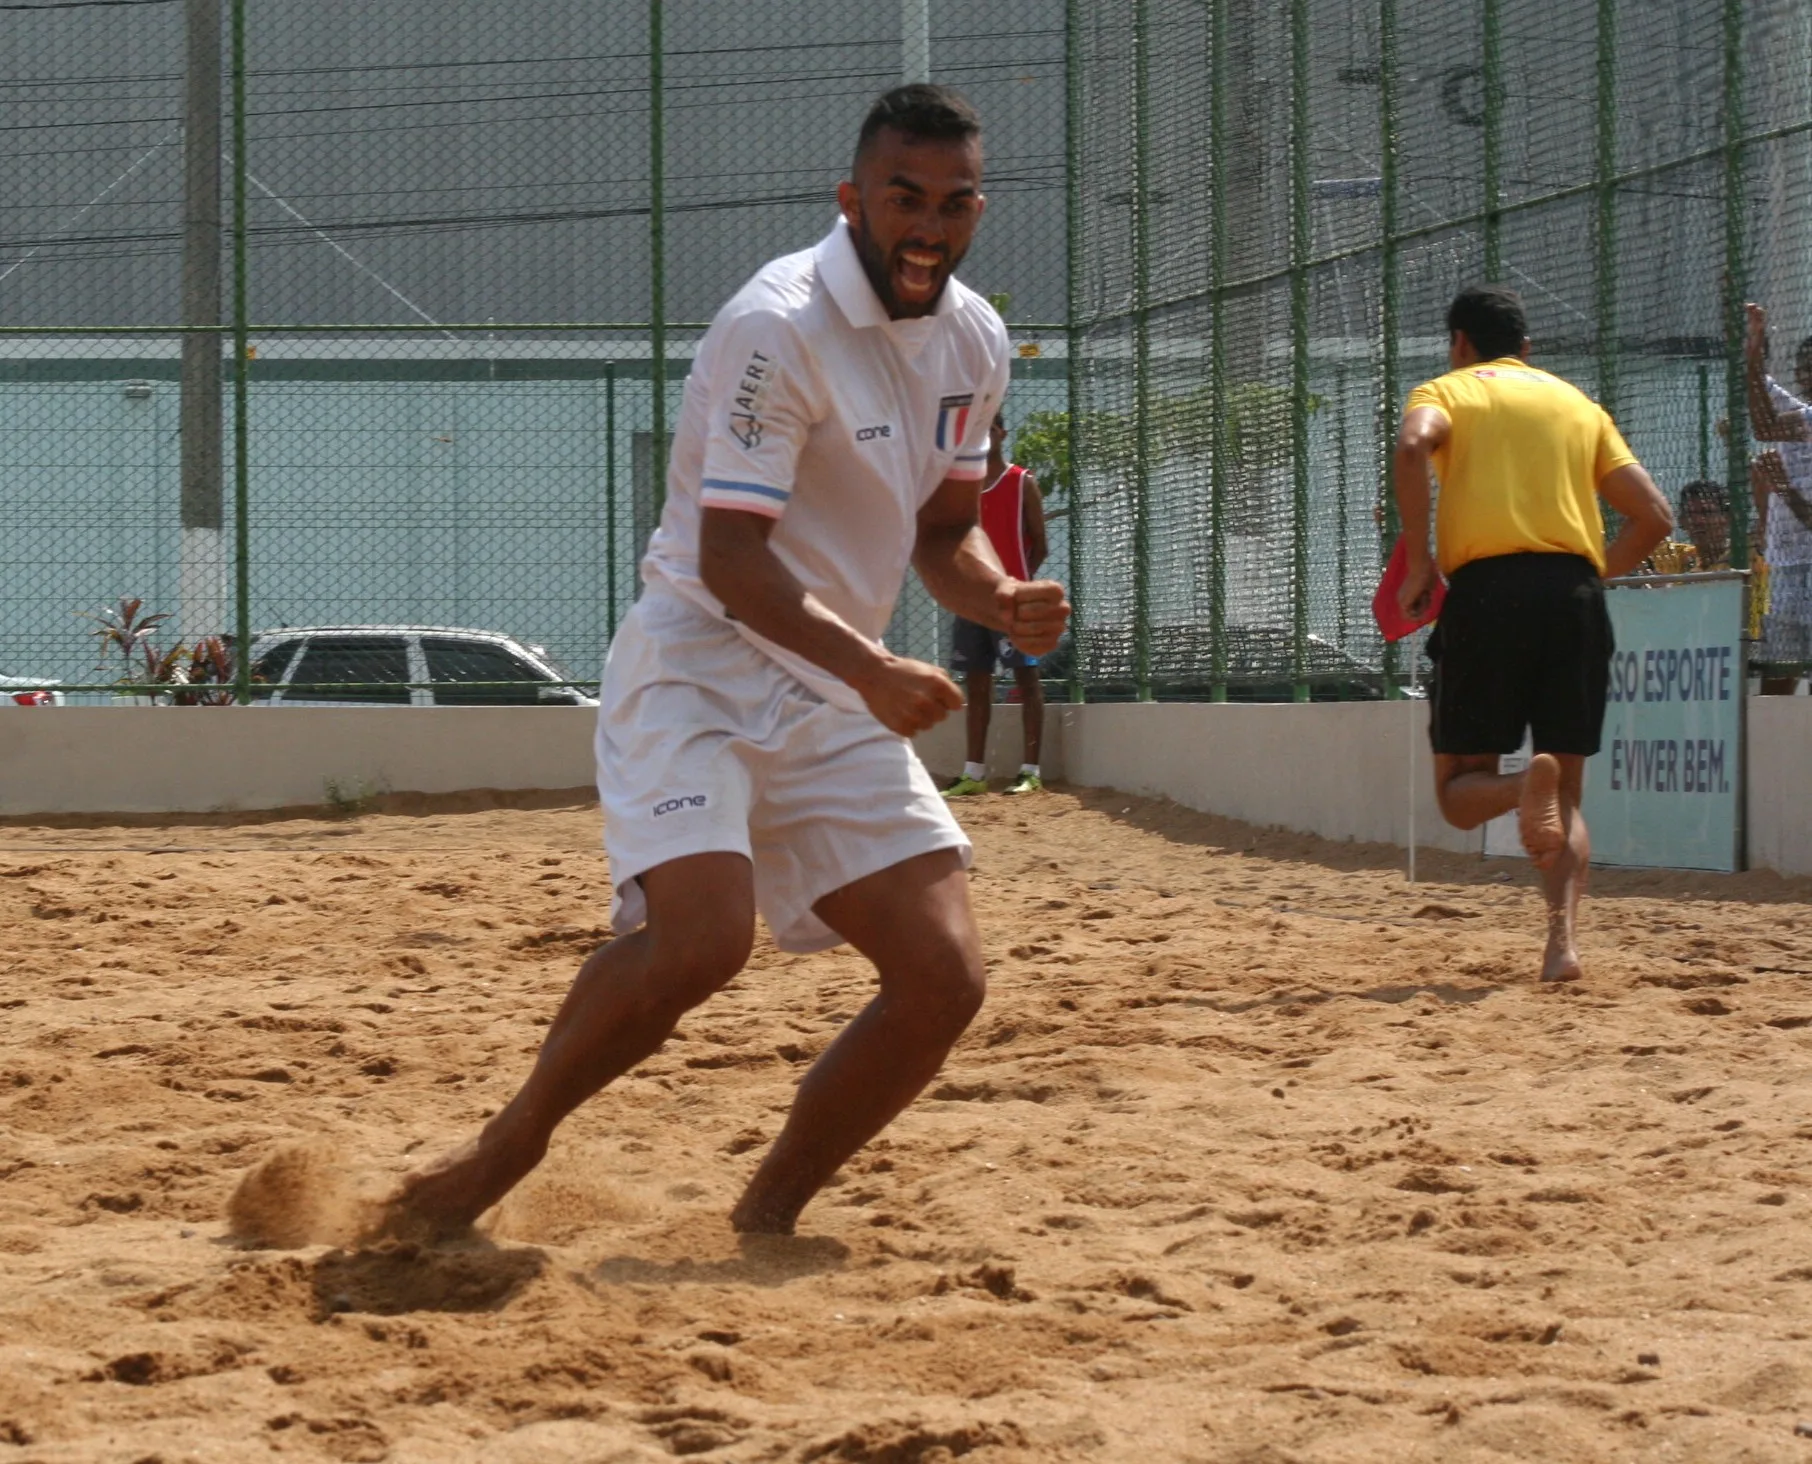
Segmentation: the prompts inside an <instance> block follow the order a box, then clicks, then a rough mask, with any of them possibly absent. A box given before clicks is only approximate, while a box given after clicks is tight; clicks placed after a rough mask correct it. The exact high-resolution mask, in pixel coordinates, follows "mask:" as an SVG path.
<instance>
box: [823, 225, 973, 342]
mask: <svg viewBox="0 0 1812 1464" xmlns="http://www.w3.org/2000/svg"><path fill="white" fill-rule="evenodd" d="M850 238H851V240H852V241H853V242H854V243H855V246H856V258H857V259H859V260H861V261H862V272H863V273H864V274H865V275H867V276H868V283H869V284H870V285H872V286H873V287H874V292H875V294H876V295H878V296H880V299H881V304H882V305H884V306H885V307H886V308H887V314H888V315H889V317H891V318H893V319H896V320H898V319H911V318H913V317H915V316H921V315H929V314H931V312H932V311H933V310H935V309H937V304H938V301H940V300H942V299H943V298H944V290H945V288H946V287H947V286H948V285H949V283H950V276H951V275H953V274H955V273H956V267H957V266H958V265H959V264H961V263H962V262H963V256H962V255H961V254H957V255H951V254H950V253H949V247H948V246H947V245H946V246H943V247H939V248H926V246H924V245H914V244H913V243H912V242H911V241H910V240H901V241H900V242H899V243H898V244H896V245H895V246H894V249H893V253H892V255H891V256H890V255H889V254H888V252H887V251H886V250H884V249H883V248H882V247H881V244H880V241H879V240H877V239H876V238H875V236H874V235H873V234H872V233H871V232H870V231H869V228H868V215H867V214H866V212H865V213H864V214H863V215H862V219H861V222H860V223H858V224H855V225H853V226H852V227H851V228H850ZM912 248H923V249H926V252H927V253H934V254H941V255H943V256H944V260H945V266H944V272H943V278H942V279H941V280H940V281H939V282H938V287H937V291H936V293H935V294H933V295H932V296H931V297H930V298H929V299H928V300H925V301H923V302H920V301H903V300H901V299H900V297H899V295H898V293H897V292H896V291H895V290H894V287H893V278H894V267H895V264H896V262H897V260H898V259H899V255H900V253H901V251H902V250H905V249H912Z"/></svg>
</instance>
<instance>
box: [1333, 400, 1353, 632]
mask: <svg viewBox="0 0 1812 1464" xmlns="http://www.w3.org/2000/svg"><path fill="white" fill-rule="evenodd" d="M1334 402H1335V408H1334V411H1335V418H1334V423H1335V430H1334V495H1335V504H1334V509H1335V512H1336V513H1337V514H1338V515H1339V519H1340V533H1339V536H1338V537H1337V538H1336V539H1335V541H1334V552H1335V556H1336V558H1337V560H1338V563H1337V565H1336V567H1335V578H1336V579H1337V580H1338V582H1339V587H1340V604H1339V607H1338V609H1337V611H1336V621H1335V630H1336V633H1337V635H1338V637H1339V639H1338V642H1337V644H1338V645H1339V647H1340V649H1341V650H1343V651H1344V650H1346V649H1347V634H1348V630H1349V627H1348V625H1347V600H1348V597H1349V594H1350V591H1349V589H1348V579H1349V576H1350V569H1351V565H1350V560H1351V557H1352V556H1351V554H1350V552H1349V550H1350V545H1349V543H1348V541H1349V540H1350V539H1351V538H1352V524H1351V522H1350V520H1349V519H1348V513H1349V511H1350V503H1349V500H1348V493H1347V486H1348V479H1347V453H1346V449H1347V442H1346V367H1344V366H1338V367H1336V368H1335V370H1334Z"/></svg>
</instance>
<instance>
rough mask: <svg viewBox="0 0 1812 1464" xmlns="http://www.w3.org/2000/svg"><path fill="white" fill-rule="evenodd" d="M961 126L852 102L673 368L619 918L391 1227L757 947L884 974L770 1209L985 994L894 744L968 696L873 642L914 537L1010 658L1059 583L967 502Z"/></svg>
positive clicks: (930, 569)
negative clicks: (1032, 567) (751, 260)
mask: <svg viewBox="0 0 1812 1464" xmlns="http://www.w3.org/2000/svg"><path fill="white" fill-rule="evenodd" d="M980 133H981V129H980V121H979V119H978V118H977V116H976V114H975V112H974V110H973V108H972V107H971V106H970V105H969V103H968V102H967V101H965V100H964V99H963V98H962V97H960V96H959V95H957V94H956V93H954V92H951V91H949V90H947V89H945V88H942V87H935V86H928V85H922V84H917V85H910V86H904V87H899V88H896V89H895V90H893V91H890V92H888V93H887V94H886V95H885V96H883V97H881V98H880V99H879V100H878V101H877V102H876V103H875V104H874V106H873V108H872V109H871V110H870V112H869V114H868V117H867V119H866V120H865V121H864V123H863V125H862V129H861V134H860V138H859V141H858V143H857V147H856V154H855V162H854V166H853V168H852V170H851V177H850V178H849V180H847V181H845V182H844V183H842V184H840V185H839V187H838V194H837V198H838V204H839V206H840V209H841V214H842V217H841V218H840V219H839V220H838V221H837V222H836V224H835V226H834V227H833V228H832V230H831V232H830V233H829V234H828V235H827V236H826V237H825V238H824V239H823V240H822V241H821V242H820V243H819V244H818V245H817V246H816V248H814V249H810V250H807V251H805V252H803V253H799V254H792V255H788V256H786V257H784V258H782V259H777V260H775V261H773V262H772V263H771V264H769V265H767V266H766V267H764V268H763V269H762V270H760V271H759V272H758V273H757V274H756V275H755V276H754V278H753V279H751V280H750V281H749V282H748V284H747V285H745V286H744V287H743V288H742V290H740V291H739V292H738V293H737V294H736V296H735V297H734V298H733V299H731V300H730V302H729V303H728V304H727V305H725V306H724V308H723V309H722V311H720V312H719V314H718V316H717V319H716V320H715V321H714V322H713V323H712V325H711V328H710V330H709V331H708V332H707V334H706V336H705V338H704V340H703V342H702V343H701V344H700V346H699V350H698V356H697V359H696V360H695V362H694V363H693V369H692V372H691V374H690V375H689V376H688V377H687V380H686V389H685V399H684V405H683V406H682V408H681V411H680V417H679V422H678V427H677V430H676V433H675V436H674V442H673V451H672V456H671V460H670V465H669V470H668V478H667V501H666V506H665V509H664V512H663V514H662V517H661V522H660V526H659V528H658V529H657V530H656V531H655V534H654V537H653V540H652V542H651V543H650V544H649V547H648V553H647V555H646V557H645V558H644V560H643V564H642V577H643V580H644V581H645V582H646V590H645V592H644V593H643V595H642V597H641V599H640V600H639V601H638V602H637V604H636V606H635V608H634V609H633V610H632V611H631V612H630V614H629V616H628V617H627V619H626V620H625V622H624V625H623V627H622V629H621V631H620V632H619V633H618V635H617V637H616V640H615V642H614V643H613V644H612V646H611V649H610V656H609V659H608V661H607V663H606V665H605V671H604V684H603V690H602V693H601V697H600V700H601V703H602V705H601V707H600V714H599V721H598V736H597V754H598V789H599V794H600V797H601V799H602V802H603V808H604V818H605V843H606V845H607V847H608V850H609V854H610V864H611V879H612V882H613V884H614V886H615V899H614V903H613V910H612V915H613V924H614V927H615V929H616V930H617V931H619V932H620V934H619V935H618V936H617V938H616V939H615V940H613V941H611V943H610V944H608V945H606V946H604V947H603V948H602V949H601V950H599V951H597V952H595V953H594V954H593V955H592V956H591V957H590V959H588V960H587V961H586V962H585V963H584V965H583V966H582V967H581V968H580V971H579V974H578V977H577V979H576V980H575V981H574V983H573V987H572V990H571V992H570V993H569V994H568V995H567V998H566V1001H565V1003H564V1005H563V1006H562V1007H561V1009H560V1012H559V1014H558V1015H557V1016H556V1017H555V1019H554V1023H553V1025H552V1027H551V1028H550V1029H549V1031H548V1034H547V1039H546V1041H545V1042H544V1043H543V1045H542V1048H541V1052H540V1055H539V1057H538V1058H537V1060H536V1062H535V1066H534V1068H533V1070H532V1071H531V1073H530V1074H529V1076H528V1079H527V1081H526V1082H525V1083H524V1084H523V1087H522V1088H521V1090H520V1091H519V1092H518V1093H517V1094H516V1096H515V1097H514V1098H513V1099H512V1100H511V1101H510V1102H509V1103H508V1104H507V1105H506V1106H505V1107H504V1108H503V1109H502V1110H501V1111H500V1112H499V1113H498V1114H497V1115H496V1116H495V1117H494V1118H492V1119H491V1120H490V1121H489V1122H488V1123H487V1124H486V1125H485V1126H484V1128H483V1130H482V1131H481V1132H480V1133H479V1134H478V1136H477V1137H476V1138H475V1139H473V1140H472V1141H471V1142H470V1143H468V1144H467V1145H465V1146H464V1147H463V1148H461V1149H458V1150H455V1151H454V1152H452V1153H451V1154H448V1155H447V1156H445V1157H444V1158H442V1159H440V1160H438V1161H436V1162H434V1163H432V1164H430V1165H429V1166H427V1167H426V1168H424V1169H421V1170H418V1171H417V1172H416V1173H414V1174H412V1175H410V1176H408V1177H407V1178H406V1179H405V1180H404V1181H403V1183H402V1186H401V1188H400V1190H399V1191H398V1192H397V1193H396V1195H394V1196H393V1197H392V1199H391V1200H390V1202H389V1204H388V1205H387V1206H386V1209H385V1214H384V1216H383V1220H382V1222H381V1226H382V1228H383V1229H386V1230H389V1231H391V1232H393V1233H402V1234H408V1233H420V1232H422V1231H424V1230H425V1231H427V1232H430V1233H446V1232H449V1231H454V1230H457V1229H459V1228H461V1227H463V1226H466V1225H469V1224H470V1223H471V1222H472V1221H474V1220H476V1219H477V1218H478V1216H479V1215H480V1214H481V1213H482V1212H483V1211H484V1210H485V1209H487V1208H489V1207H490V1206H491V1205H493V1204H495V1203H496V1202H497V1201H498V1200H499V1199H501V1198H502V1197H503V1196H504V1195H505V1194H506V1193H507V1192H508V1191H509V1190H510V1189H511V1188H512V1187H513V1186H514V1185H515V1184H517V1183H518V1182H519V1181H520V1180H521V1179H522V1178H523V1176H525V1175H526V1174H527V1173H528V1172H529V1171H530V1170H531V1169H533V1168H534V1166H535V1165H536V1164H537V1163H538V1162H539V1161H540V1159H541V1158H542V1156H543V1155H544V1154H545V1153H546V1150H547V1145H548V1141H549V1138H550V1137H551V1135H552V1133H553V1131H554V1128H555V1126H556V1125H557V1124H559V1122H560V1121H561V1120H562V1119H563V1118H564V1117H565V1116H566V1115H567V1114H568V1113H570V1112H572V1110H573V1109H575V1108H577V1107H578V1106H579V1104H581V1103H583V1102H584V1101H585V1100H586V1099H587V1098H589V1097H591V1096H592V1095H593V1094H595V1093H596V1092H598V1091H599V1090H600V1089H601V1088H603V1087H604V1086H605V1085H606V1084H608V1083H609V1082H611V1081H612V1080H614V1079H615V1078H617V1077H618V1076H620V1075H621V1074H623V1073H624V1072H627V1071H628V1070H629V1069H630V1068H632V1067H634V1066H635V1065H636V1064H637V1063H639V1062H641V1061H642V1060H643V1059H645V1058H646V1057H648V1056H649V1055H650V1054H652V1053H653V1052H655V1051H656V1050H657V1049H658V1048H659V1047H660V1046H661V1044H662V1043H663V1042H665V1041H666V1039H667V1037H668V1035H669V1034H670V1033H671V1032H672V1031H673V1029H674V1027H675V1025H676V1024H677V1023H678V1021H679V1019H680V1017H681V1016H682V1015H684V1014H685V1012H687V1011H688V1010H689V1009H691V1008H692V1007H694V1006H696V1005H698V1004H699V1003H700V1002H702V1001H704V1000H705V999H706V998H707V997H709V996H710V995H711V994H712V993H713V992H715V991H717V990H718V989H719V988H720V987H722V986H723V985H724V984H725V983H727V982H728V981H729V980H730V979H731V978H732V977H734V976H735V975H736V974H737V972H738V971H740V970H741V969H742V966H743V964H744V962H745V961H746V960H747V959H748V955H749V951H750V948H751V945H752V943H753V941H754V937H755V916H756V913H757V912H758V911H759V912H760V913H761V915H762V916H763V917H764V918H765V919H766V920H767V922H768V926H769V928H770V929H771V931H772V932H773V935H774V939H775V941H776V942H777V943H778V944H779V945H780V947H781V948H782V949H783V950H791V951H812V950H820V949H824V948H827V947H829V946H833V945H836V944H838V943H840V942H843V941H847V942H849V943H850V944H851V945H853V946H855V947H856V949H857V950H859V951H861V952H862V953H863V954H864V955H865V956H867V957H868V958H869V959H870V960H871V961H873V962H874V964H875V966H876V968H877V971H878V975H879V981H880V989H879V992H878V994H877V995H876V996H875V998H874V1000H873V1001H871V1002H870V1003H869V1004H868V1006H867V1007H866V1008H864V1009H863V1011H862V1012H861V1013H860V1014H858V1015H857V1017H856V1018H855V1019H854V1020H853V1021H852V1022H851V1023H850V1024H849V1025H848V1026H847V1027H845V1028H844V1030H843V1031H842V1033H841V1034H840V1035H839V1036H838V1037H837V1039H836V1040H835V1041H834V1042H832V1043H831V1045H830V1046H829V1047H828V1048H827V1049H826V1050H825V1051H824V1053H823V1054H822V1055H821V1056H820V1057H819V1058H818V1060H817V1062H816V1063H814V1064H813V1066H812V1068H811V1070H810V1071H809V1072H808V1073H807V1074H806V1075H805V1078H804V1080H803V1081H802V1082H801V1084H800V1086H799V1091H798V1095H797V1098H796V1100H795V1102H794V1104H793V1108H792V1112H791V1114H790V1115H789V1117H788V1119H787V1122H786V1124H785V1126H784V1128H783V1129H782V1131H781V1133H780V1135H779V1137H778V1138H777V1139H776V1140H775V1142H774V1145H773V1147H772V1149H771V1150H770V1151H769V1152H768V1154H767V1156H766V1157H765V1158H764V1159H763V1161H762V1163H761V1164H760V1166H759V1168H758V1169H757V1171H756V1173H755V1175H754V1177H753V1178H752V1179H751V1180H750V1182H749V1184H748V1187H747V1189H746V1190H745V1191H744V1193H743V1195H742V1198H741V1200H740V1201H739V1202H738V1203H737V1205H736V1206H735V1208H734V1210H733V1211H732V1213H731V1217H730V1219H731V1224H732V1225H733V1226H734V1227H735V1228H736V1229H737V1230H739V1231H745V1232H769V1233H787V1232H790V1231H791V1230H792V1228H793V1225H794V1222H795V1221H796V1220H797V1218H798V1215H799V1213H800V1211H801V1210H802V1209H804V1207H805V1205H806V1203H807V1202H808V1201H809V1200H810V1199H811V1197H812V1196H813V1195H814V1194H816V1193H817V1191H818V1190H819V1189H820V1188H821V1187H822V1186H823V1185H824V1184H825V1182H826V1181H828V1180H829V1179H830V1177H831V1175H832V1174H833V1173H835V1171H836V1170H837V1168H838V1167H839V1166H840V1165H842V1164H843V1163H844V1161H845V1160H847V1159H848V1158H849V1157H850V1156H851V1155H852V1154H853V1153H855V1152H856V1150H857V1149H859V1148H861V1146H862V1145H863V1144H865V1143H867V1142H868V1141H869V1139H871V1138H873V1137H874V1135H875V1134H877V1133H878V1132H880V1130H881V1129H882V1128H883V1127H885V1126H886V1124H887V1123H889V1122H890V1121H891V1120H892V1119H893V1118H894V1116H895V1115H896V1114H898V1113H899V1112H900V1111H901V1110H902V1109H903V1108H905V1107H906V1105H907V1104H908V1103H910V1102H911V1101H912V1099H913V1098H914V1097H915V1096H916V1095H917V1094H918V1092H919V1091H920V1090H921V1089H922V1088H923V1087H924V1085H925V1084H926V1083H928V1082H929V1081H930V1080H931V1078H932V1076H933V1075H934V1074H935V1073H936V1072H937V1070H938V1068H939V1067H940V1066H941V1065H942V1063H943V1060H944V1057H945V1055H946V1054H947V1053H948V1051H949V1050H950V1047H951V1045H952V1044H953V1043H954V1042H955V1041H956V1039H957V1037H958V1036H959V1035H960V1034H961V1033H962V1031H963V1029H964V1028H965V1027H966V1026H967V1025H968V1024H969V1022H970V1020H971V1019H972V1018H973V1017H974V1015H975V1013H976V1011H977V1010H978V1009H979V1007H980V1005H981V1001H982V996H983V990H984V972H983V967H982V959H981V941H980V937H979V935H978V933H977V930H976V926H975V920H974V917H973V915H972V913H971V911H970V906H969V893H968V876H967V873H966V871H967V867H968V863H969V856H970V849H969V842H968V840H967V839H966V838H965V837H964V835H963V833H962V830H961V829H960V828H958V827H957V825H956V823H955V821H954V820H953V819H952V817H951V815H950V813H949V810H948V809H947V808H946V806H945V804H944V802H943V800H942V799H941V798H939V796H938V792H937V788H936V786H935V785H934V784H933V783H932V781H931V778H930V775H929V774H928V773H927V772H926V771H925V769H924V767H923V765H922V764H921V763H920V762H919V760H918V758H917V756H916V755H915V754H914V752H913V750H912V746H911V744H910V742H908V741H907V739H908V738H909V737H911V736H912V735H913V734H915V733H917V732H921V731H923V730H925V729H926V728H928V727H930V726H932V725H934V724H935V723H937V722H939V721H941V720H942V719H943V718H944V717H946V716H948V715H949V714H950V712H951V711H953V710H955V709H956V708H958V707H960V706H961V705H962V696H961V694H960V692H959V691H958V690H957V687H956V685H955V683H953V682H952V681H951V680H950V678H949V677H947V676H946V675H945V674H944V673H943V672H942V671H941V670H939V669H938V668H936V667H934V666H929V665H926V664H924V663H923V662H919V661H912V660H908V659H905V658H903V657H899V656H895V655H893V654H892V653H890V652H889V651H888V650H886V648H885V647H884V646H882V645H881V643H880V639H879V637H880V635H881V632H882V630H883V628H884V627H885V626H886V624H887V621H888V618H889V616H890V615H891V613H892V610H893V604H894V600H895V598H896V597H897V596H898V594H899V592H900V587H901V584H902V581H903V577H904V575H905V572H906V569H907V567H908V563H909V562H910V563H911V564H912V565H913V566H915V567H916V568H917V570H918V573H919V575H920V577H921V578H922V579H923V581H924V583H925V585H926V587H927V588H928V589H929V590H930V591H931V593H932V594H933V595H934V596H935V597H936V598H937V599H938V600H939V601H940V602H941V603H943V604H944V605H945V606H947V607H948V608H949V609H951V610H953V611H955V612H956V613H957V614H959V615H963V616H967V617H968V618H970V619H972V620H977V621H980V622H982V623H984V624H986V625H989V626H991V627H992V628H993V629H995V630H997V631H999V632H1000V633H1001V634H1003V635H1006V636H1009V637H1010V638H1011V639H1012V640H1013V641H1014V643H1015V644H1016V645H1018V646H1019V647H1020V648H1021V649H1023V650H1024V651H1025V652H1027V653H1028V654H1031V655H1039V654H1043V653H1045V652H1048V651H1049V650H1050V649H1051V648H1052V647H1053V646H1055V645H1056V643H1057V640H1058V638H1059V636H1060V635H1061V634H1062V631H1063V628H1064V624H1065V622H1066V620H1067V618H1068V615H1069V605H1068V604H1067V602H1066V601H1065V599H1064V595H1063V590H1062V588H1061V587H1060V586H1059V585H1057V584H1054V583H1051V582H1049V581H1031V582H1028V581H1026V580H1019V579H1012V578H1009V577H1008V576H1007V575H1006V574H1005V573H1004V572H1003V570H1002V569H1001V567H1000V563H999V561H998V559H997V557H996V556H995V554H994V551H993V550H992V549H991V548H990V546H989V543H988V540H987V537H986V536H985V535H984V534H983V533H982V531H981V529H980V528H979V527H978V524H977V513H978V506H977V505H978V498H979V494H980V490H981V486H982V478H983V475H984V473H985V470H986V462H987V451H988V427H989V424H990V423H991V422H992V421H993V419H994V413H995V411H996V409H997V408H998V407H999V405H1000V402H1001V398H1002V396H1003V395H1004V394H1005V391H1006V386H1007V377H1008V351H1007V338H1006V328H1005V327H1004V326H1003V325H1002V324H1001V321H1000V317H999V316H998V315H997V314H996V313H995V312H994V310H993V309H992V307H990V306H989V305H988V304H987V302H986V301H985V300H983V299H982V298H981V297H980V296H979V295H977V294H975V293H974V292H973V291H971V290H969V289H967V288H966V287H965V286H963V285H962V284H960V283H959V282H958V281H957V280H956V279H955V278H954V277H953V276H954V271H955V269H956V267H957V265H958V264H959V263H960V262H961V261H962V258H963V255H964V253H965V251H966V250H967V249H968V247H969V242H970V239H971V237H972V235H973V234H974V231H975V227H976V224H977V222H978V221H979V219H980V218H981V215H982V211H983V208H984V206H985V203H984V199H983V197H982V192H981V181H982V148H981V135H980Z"/></svg>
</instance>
